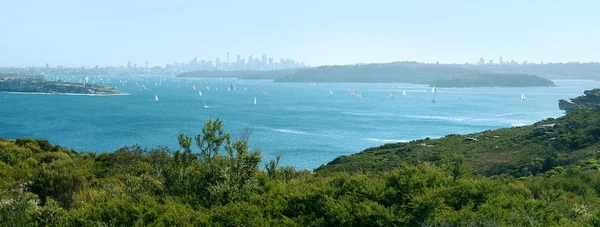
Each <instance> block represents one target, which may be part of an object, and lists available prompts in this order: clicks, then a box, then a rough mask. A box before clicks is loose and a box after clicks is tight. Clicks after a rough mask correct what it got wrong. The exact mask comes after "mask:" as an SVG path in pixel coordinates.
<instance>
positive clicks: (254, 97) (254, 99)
mask: <svg viewBox="0 0 600 227" xmlns="http://www.w3.org/2000/svg"><path fill="white" fill-rule="evenodd" d="M254 105H256V97H254Z"/></svg>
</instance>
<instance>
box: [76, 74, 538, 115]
mask: <svg viewBox="0 0 600 227" xmlns="http://www.w3.org/2000/svg"><path fill="white" fill-rule="evenodd" d="M81 80H88V81H91V80H90V79H88V78H85V79H81ZM131 82H133V83H135V84H136V86H137V88H141V90H150V89H148V88H147V87H146V86H145V84H154V87H156V88H158V87H161V85H162V82H165V84H167V85H169V82H167V81H166V80H165V81H163V80H160V82H152V81H141V82H139V80H138V81H131ZM131 82H130V83H131ZM115 83H117V82H115ZM118 83H119V84H120V85H125V84H126V83H127V81H123V80H119V81H118ZM185 83H186V82H183V83H177V84H174V83H172V85H181V87H183V86H186V84H185ZM187 83H188V85H187V86H190V85H191V88H192V90H197V91H198V96H200V97H201V99H202V104H203V105H202V106H203V108H211V107H209V106H208V105H207V104H206V100H205V99H204V94H203V92H202V90H204V91H205V92H206V91H210V90H215V91H217V90H218V89H219V87H218V86H214V85H210V86H209V85H208V84H203V83H200V84H199V86H200V87H199V89H197V88H196V86H195V84H191V83H189V82H187ZM311 84H312V83H311ZM211 87H212V89H211ZM226 87H227V90H228V91H236V87H235V86H233V83H230V85H229V86H226ZM221 88H222V87H221ZM393 88H394V90H391V91H390V90H388V92H389V93H388V96H387V98H389V99H396V96H397V95H398V93H399V94H401V96H403V97H406V96H407V90H400V89H399V88H400V87H393ZM188 89H189V87H188ZM396 89H397V90H396ZM243 90H244V91H248V88H247V87H244V88H243ZM347 90H348V92H349V94H350V95H351V96H353V97H354V98H356V99H361V98H362V94H360V93H358V92H356V91H355V90H353V89H350V88H348V89H347ZM382 90H383V89H382ZM326 91H327V93H325V94H328V95H329V97H333V96H334V91H333V90H332V89H327V90H326ZM420 91H421V92H423V90H420ZM258 92H261V93H264V94H266V92H265V91H263V89H262V86H260V85H259V86H258ZM425 92H426V93H428V92H431V95H432V97H431V103H437V102H438V101H439V100H437V95H438V89H437V88H436V87H431V88H430V90H425ZM455 92H456V93H455V94H456V95H457V96H456V97H457V98H458V99H462V98H463V96H462V94H461V92H460V91H455ZM446 93H447V92H445V93H444V94H446ZM325 94H323V95H325ZM369 97H371V96H369ZM380 97H381V96H380ZM521 100H523V101H524V100H527V97H526V95H525V93H521ZM154 101H155V102H158V101H159V97H158V95H157V94H155V95H154ZM252 105H257V97H256V96H255V97H254V99H252Z"/></svg>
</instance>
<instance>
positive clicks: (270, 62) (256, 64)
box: [184, 52, 307, 71]
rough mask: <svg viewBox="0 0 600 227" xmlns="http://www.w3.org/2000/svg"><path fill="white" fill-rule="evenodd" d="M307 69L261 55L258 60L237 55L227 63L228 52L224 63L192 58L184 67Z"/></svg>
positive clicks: (294, 62)
mask: <svg viewBox="0 0 600 227" xmlns="http://www.w3.org/2000/svg"><path fill="white" fill-rule="evenodd" d="M304 67H307V66H306V65H305V64H304V63H302V62H298V61H295V60H292V59H283V58H281V59H280V60H279V61H278V62H276V61H275V60H274V58H273V57H271V58H269V57H268V56H267V55H266V54H263V55H262V56H261V57H260V58H259V57H254V56H253V55H250V56H248V57H247V58H242V57H241V56H240V55H239V54H238V55H237V56H236V59H235V62H230V61H229V52H228V53H227V59H226V61H222V60H221V58H220V57H217V58H215V61H214V64H213V61H207V60H198V58H196V57H194V58H193V59H192V60H191V61H190V62H189V63H187V64H185V65H184V68H185V70H188V71H193V70H206V71H242V70H277V69H293V68H304Z"/></svg>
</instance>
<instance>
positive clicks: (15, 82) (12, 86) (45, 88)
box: [0, 75, 123, 95]
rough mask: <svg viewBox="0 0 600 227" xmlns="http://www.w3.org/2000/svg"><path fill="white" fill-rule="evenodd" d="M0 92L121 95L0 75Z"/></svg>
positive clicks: (103, 88)
mask: <svg viewBox="0 0 600 227" xmlns="http://www.w3.org/2000/svg"><path fill="white" fill-rule="evenodd" d="M0 91H6V92H29V93H50V94H96V95H116V94H123V93H122V92H120V91H119V90H117V89H116V88H113V87H108V86H98V85H95V84H83V83H69V82H63V81H47V80H45V79H44V78H42V77H29V76H22V75H0Z"/></svg>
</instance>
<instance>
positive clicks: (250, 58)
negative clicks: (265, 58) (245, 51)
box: [246, 55, 253, 68]
mask: <svg viewBox="0 0 600 227" xmlns="http://www.w3.org/2000/svg"><path fill="white" fill-rule="evenodd" d="M246 65H247V66H248V67H246V68H252V66H253V62H252V55H250V56H248V63H246Z"/></svg>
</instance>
